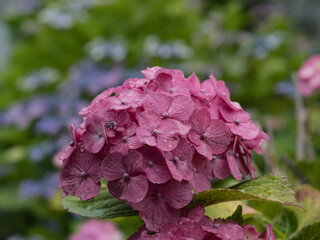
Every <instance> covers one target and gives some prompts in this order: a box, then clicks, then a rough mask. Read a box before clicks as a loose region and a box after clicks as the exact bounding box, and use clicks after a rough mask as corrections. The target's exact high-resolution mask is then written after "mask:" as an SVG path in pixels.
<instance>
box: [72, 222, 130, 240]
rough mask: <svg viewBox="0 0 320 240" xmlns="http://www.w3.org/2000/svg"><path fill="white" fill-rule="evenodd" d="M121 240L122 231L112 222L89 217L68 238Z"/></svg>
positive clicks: (76, 239)
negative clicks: (89, 218)
mask: <svg viewBox="0 0 320 240" xmlns="http://www.w3.org/2000/svg"><path fill="white" fill-rule="evenodd" d="M88 239H90V240H123V239H124V237H123V235H122V233H121V232H120V231H119V230H118V228H117V226H116V225H115V224H114V223H112V222H107V221H101V220H97V219H91V220H88V221H87V222H85V223H84V224H83V225H82V226H81V228H80V229H79V230H78V232H77V233H75V234H73V235H71V236H70V237H69V240H88Z"/></svg>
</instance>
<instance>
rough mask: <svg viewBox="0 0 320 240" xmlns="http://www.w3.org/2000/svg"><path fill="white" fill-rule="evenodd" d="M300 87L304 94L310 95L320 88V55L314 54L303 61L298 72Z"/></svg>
mask: <svg viewBox="0 0 320 240" xmlns="http://www.w3.org/2000/svg"><path fill="white" fill-rule="evenodd" d="M298 77H299V81H298V88H299V91H300V93H301V95H302V96H305V97H308V96H310V95H312V94H313V93H314V92H315V91H319V90H320V55H314V56H312V57H310V58H309V59H308V60H307V61H306V62H304V63H303V65H302V66H301V68H300V69H299V73H298Z"/></svg>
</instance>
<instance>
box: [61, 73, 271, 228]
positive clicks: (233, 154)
mask: <svg viewBox="0 0 320 240" xmlns="http://www.w3.org/2000/svg"><path fill="white" fill-rule="evenodd" d="M142 73H143V74H144V76H145V78H131V79H128V80H126V81H125V82H124V84H123V85H122V86H120V87H116V88H111V89H108V90H106V91H104V92H102V93H101V94H100V95H98V96H97V97H96V98H95V99H94V100H93V101H92V103H91V105H90V106H88V107H86V108H83V109H82V110H81V111H80V114H81V115H83V117H84V122H83V123H82V124H81V125H80V128H79V129H76V128H75V127H74V126H72V127H71V129H72V131H71V133H72V134H71V142H70V145H69V146H68V147H67V148H66V149H64V150H62V151H61V153H60V154H59V156H58V158H60V159H61V161H62V162H63V163H62V170H61V173H60V184H59V185H60V188H61V189H62V192H63V196H67V195H75V196H77V197H80V198H81V199H82V200H88V199H91V198H94V197H95V196H96V195H97V194H98V193H99V190H100V185H101V184H100V178H101V177H103V178H104V179H105V180H107V181H108V188H109V191H110V193H111V194H113V195H114V196H115V197H116V198H118V199H121V200H125V201H126V203H127V204H129V205H130V206H131V207H133V208H134V209H136V210H138V211H139V214H140V216H141V218H142V220H143V221H144V222H145V224H146V228H147V229H148V230H150V231H153V232H157V231H159V230H160V229H161V227H163V226H164V225H166V224H167V223H169V222H178V219H179V216H180V213H181V209H182V208H184V207H186V206H187V205H188V204H189V203H190V201H191V200H192V194H193V193H199V192H201V191H204V190H208V189H210V188H211V184H210V180H211V179H212V178H214V177H216V178H218V179H224V178H226V177H228V176H229V175H230V174H232V175H233V176H234V177H235V178H236V179H237V180H240V179H241V178H242V175H243V174H244V175H250V176H251V177H253V172H254V168H253V166H252V160H251V156H252V153H251V150H255V151H256V152H257V153H262V149H261V144H262V143H263V142H264V141H265V140H267V139H268V136H267V135H266V134H265V133H264V132H262V131H261V130H259V128H258V127H257V126H256V125H255V124H254V122H253V121H251V120H250V115H249V113H247V112H245V111H244V110H243V109H242V108H241V106H240V104H239V103H237V102H232V101H231V100H230V93H229V90H228V89H227V87H226V86H225V83H224V82H223V81H217V80H216V79H215V78H214V77H213V76H210V78H209V79H208V80H205V81H204V82H202V83H201V82H200V81H199V79H198V78H197V77H196V75H195V74H192V75H191V76H189V77H188V78H185V77H184V74H183V72H182V71H180V70H173V69H164V68H160V67H153V68H147V69H146V70H144V71H142Z"/></svg>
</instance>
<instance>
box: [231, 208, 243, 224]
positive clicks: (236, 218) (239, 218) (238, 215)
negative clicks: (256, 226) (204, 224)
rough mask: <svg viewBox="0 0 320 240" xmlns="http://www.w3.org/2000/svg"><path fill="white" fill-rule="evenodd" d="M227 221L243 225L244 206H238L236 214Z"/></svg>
mask: <svg viewBox="0 0 320 240" xmlns="http://www.w3.org/2000/svg"><path fill="white" fill-rule="evenodd" d="M227 220H234V221H236V222H238V223H239V224H241V225H243V217H242V206H241V205H238V207H237V209H236V210H235V211H234V213H233V214H232V215H231V216H230V217H227Z"/></svg>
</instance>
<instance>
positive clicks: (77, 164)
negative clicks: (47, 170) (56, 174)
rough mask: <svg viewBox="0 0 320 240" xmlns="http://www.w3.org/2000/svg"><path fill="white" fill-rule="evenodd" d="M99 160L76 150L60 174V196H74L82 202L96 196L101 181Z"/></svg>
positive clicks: (85, 152) (87, 153)
mask: <svg viewBox="0 0 320 240" xmlns="http://www.w3.org/2000/svg"><path fill="white" fill-rule="evenodd" d="M100 165H101V159H100V158H99V157H98V156H97V155H95V154H92V153H90V152H87V151H83V150H81V149H76V150H75V151H74V152H73V153H72V154H71V156H70V158H69V159H68V160H67V162H66V163H65V164H64V167H63V168H62V170H61V172H60V182H59V187H60V188H61V189H62V193H63V194H62V195H63V196H67V195H74V196H76V197H79V198H80V199H81V200H82V201H86V200H89V199H91V198H94V197H95V196H97V195H98V193H99V190H100V186H101V184H100V179H101V169H100Z"/></svg>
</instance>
